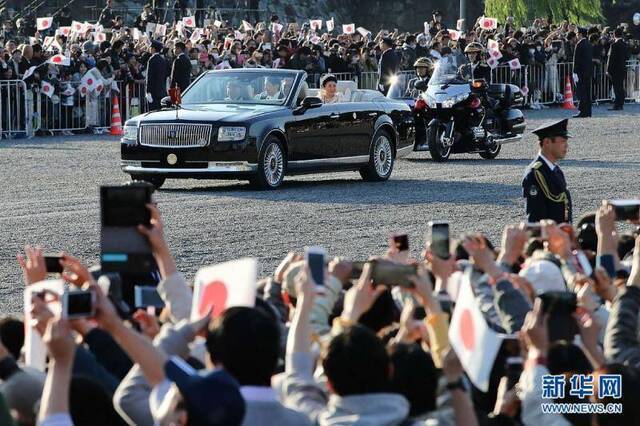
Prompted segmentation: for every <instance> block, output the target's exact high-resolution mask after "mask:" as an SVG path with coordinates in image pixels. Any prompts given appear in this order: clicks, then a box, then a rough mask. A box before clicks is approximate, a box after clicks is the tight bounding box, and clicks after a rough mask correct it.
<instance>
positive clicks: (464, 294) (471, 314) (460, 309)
mask: <svg viewBox="0 0 640 426" xmlns="http://www.w3.org/2000/svg"><path fill="white" fill-rule="evenodd" d="M471 273H472V270H471V268H467V270H466V271H465V273H464V278H463V280H462V283H461V285H460V291H459V293H458V299H457V300H456V306H455V309H454V311H453V316H452V317H451V325H450V326H449V343H451V346H452V347H453V349H454V350H455V351H456V354H457V355H458V358H459V359H460V363H461V364H462V367H464V370H465V371H466V372H467V375H468V376H469V379H470V380H471V381H472V382H473V384H474V385H475V386H476V387H477V388H478V389H480V390H482V391H483V392H486V391H487V390H488V389H489V376H490V375H491V369H492V367H493V363H494V361H495V359H496V355H497V354H498V350H499V349H500V345H501V344H502V339H501V337H500V336H498V333H496V332H495V331H493V330H491V329H490V328H489V327H488V326H487V322H486V320H485V319H484V316H483V315H482V312H480V308H479V307H478V304H477V303H476V300H475V297H474V294H473V290H472V288H471Z"/></svg>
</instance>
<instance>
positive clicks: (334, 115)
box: [329, 112, 340, 119]
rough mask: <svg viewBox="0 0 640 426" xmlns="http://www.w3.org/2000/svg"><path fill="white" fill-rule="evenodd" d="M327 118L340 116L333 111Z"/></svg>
mask: <svg viewBox="0 0 640 426" xmlns="http://www.w3.org/2000/svg"><path fill="white" fill-rule="evenodd" d="M329 118H333V119H335V118H340V114H336V113H335V112H334V113H333V114H331V115H330V116H329Z"/></svg>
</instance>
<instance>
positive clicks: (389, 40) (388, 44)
mask: <svg viewBox="0 0 640 426" xmlns="http://www.w3.org/2000/svg"><path fill="white" fill-rule="evenodd" d="M382 43H384V44H386V45H387V46H389V47H393V40H392V39H391V38H390V37H384V38H383V39H382Z"/></svg>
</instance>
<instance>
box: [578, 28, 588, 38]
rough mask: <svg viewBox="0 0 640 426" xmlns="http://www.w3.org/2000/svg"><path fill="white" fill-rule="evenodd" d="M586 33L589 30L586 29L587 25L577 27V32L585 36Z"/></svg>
mask: <svg viewBox="0 0 640 426" xmlns="http://www.w3.org/2000/svg"><path fill="white" fill-rule="evenodd" d="M588 33H589V30H588V29H587V27H578V34H580V35H582V36H584V37H586V36H587V34H588Z"/></svg>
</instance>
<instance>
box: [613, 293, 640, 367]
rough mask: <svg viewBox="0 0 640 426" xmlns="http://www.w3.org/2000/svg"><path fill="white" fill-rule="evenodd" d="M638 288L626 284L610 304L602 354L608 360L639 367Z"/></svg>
mask: <svg viewBox="0 0 640 426" xmlns="http://www.w3.org/2000/svg"><path fill="white" fill-rule="evenodd" d="M639 311H640V288H638V287H635V286H627V287H625V290H624V291H623V292H622V293H619V294H618V296H617V297H616V299H615V300H614V301H613V305H612V306H611V312H610V313H609V320H608V321H607V330H606V332H605V334H604V354H605V356H606V357H607V359H608V360H610V361H612V362H619V363H622V364H627V365H631V366H633V367H635V368H640V342H638V334H637V333H638V312H639Z"/></svg>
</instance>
